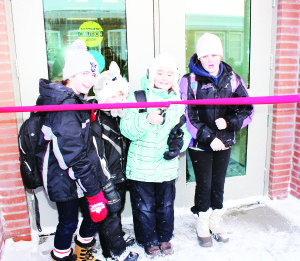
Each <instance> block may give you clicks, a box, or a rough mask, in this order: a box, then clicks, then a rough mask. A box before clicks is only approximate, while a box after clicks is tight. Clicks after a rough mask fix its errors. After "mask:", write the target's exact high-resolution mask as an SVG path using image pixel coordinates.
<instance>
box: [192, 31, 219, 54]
mask: <svg viewBox="0 0 300 261" xmlns="http://www.w3.org/2000/svg"><path fill="white" fill-rule="evenodd" d="M209 54H219V55H221V57H223V46H222V42H221V39H220V37H219V36H217V35H215V34H211V33H205V34H203V35H202V36H200V37H199V39H198V41H197V56H198V59H200V58H201V57H203V56H205V55H209Z"/></svg>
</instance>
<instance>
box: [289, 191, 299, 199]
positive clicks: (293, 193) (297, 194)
mask: <svg viewBox="0 0 300 261" xmlns="http://www.w3.org/2000/svg"><path fill="white" fill-rule="evenodd" d="M290 194H291V195H292V196H293V197H295V198H297V199H300V193H297V192H296V191H293V190H291V191H290Z"/></svg>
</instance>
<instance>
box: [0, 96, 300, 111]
mask: <svg viewBox="0 0 300 261" xmlns="http://www.w3.org/2000/svg"><path fill="white" fill-rule="evenodd" d="M281 103H300V95H281V96H261V97H245V98H221V99H203V100H184V101H163V102H133V103H101V104H62V105H40V106H13V107H0V113H8V112H33V111H72V110H97V109H128V108H165V107H169V106H170V105H171V104H193V105H246V104H281Z"/></svg>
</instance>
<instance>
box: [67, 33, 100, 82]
mask: <svg viewBox="0 0 300 261" xmlns="http://www.w3.org/2000/svg"><path fill="white" fill-rule="evenodd" d="M82 72H91V73H95V74H98V73H99V68H98V63H97V62H96V60H95V59H94V57H93V55H92V54H90V53H89V52H88V51H87V47H86V44H85V42H84V41H82V40H79V39H77V40H75V41H74V42H73V43H72V46H71V50H70V53H68V55H67V56H66V58H65V66H64V68H63V80H67V79H69V78H70V77H71V76H74V75H76V74H78V73H82Z"/></svg>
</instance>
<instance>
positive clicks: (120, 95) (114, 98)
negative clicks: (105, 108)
mask: <svg viewBox="0 0 300 261" xmlns="http://www.w3.org/2000/svg"><path fill="white" fill-rule="evenodd" d="M123 100H124V94H123V93H122V92H118V93H117V94H116V95H114V96H112V97H110V98H108V99H106V100H105V102H104V103H119V102H123Z"/></svg>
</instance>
